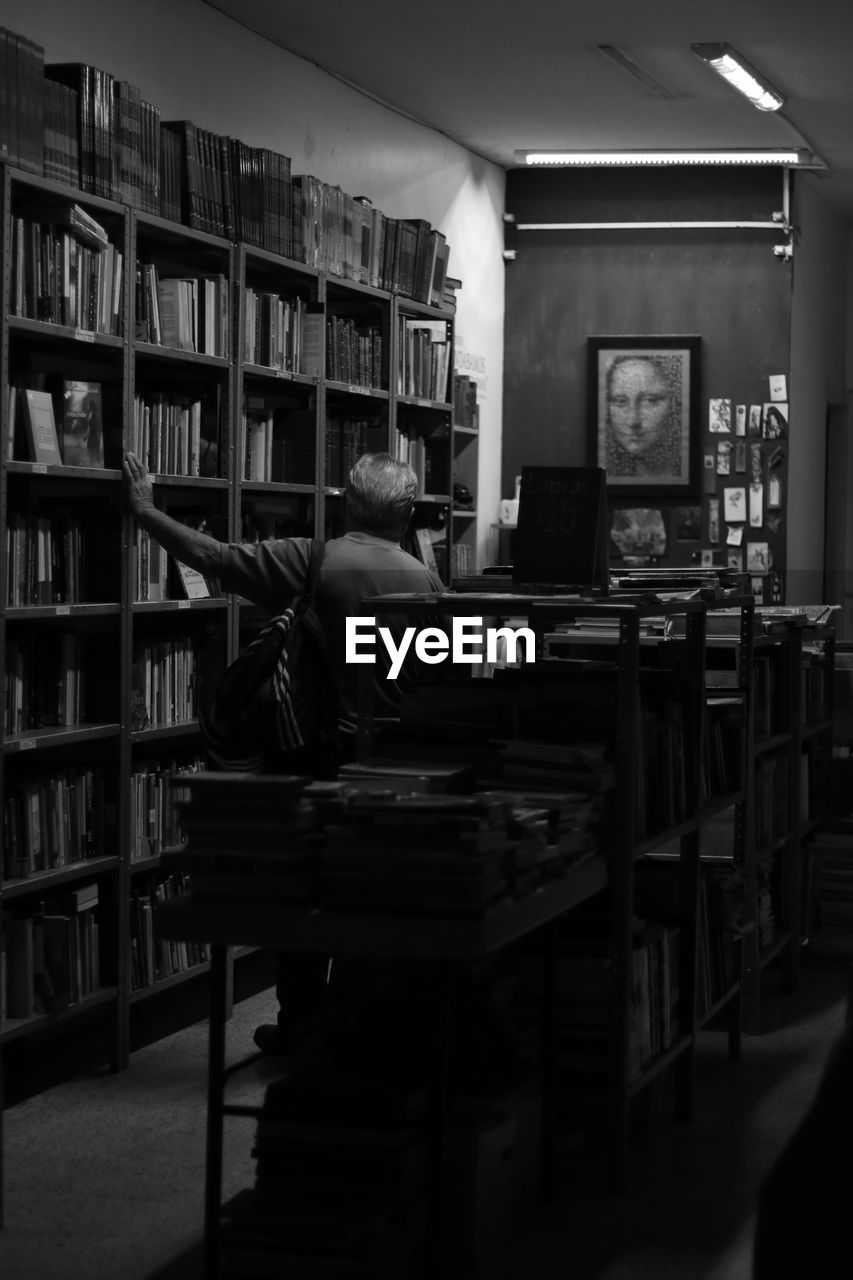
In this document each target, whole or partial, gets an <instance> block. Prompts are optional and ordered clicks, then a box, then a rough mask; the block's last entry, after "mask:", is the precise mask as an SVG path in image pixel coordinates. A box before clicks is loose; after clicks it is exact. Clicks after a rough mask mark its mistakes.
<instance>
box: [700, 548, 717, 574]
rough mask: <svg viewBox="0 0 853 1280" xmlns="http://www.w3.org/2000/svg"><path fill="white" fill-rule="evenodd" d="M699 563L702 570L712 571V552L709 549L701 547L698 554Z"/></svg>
mask: <svg viewBox="0 0 853 1280" xmlns="http://www.w3.org/2000/svg"><path fill="white" fill-rule="evenodd" d="M699 563H700V564H701V566H702V568H703V569H713V567H714V552H713V550H712V549H711V548H710V547H703V548H702V550H701V551H700V552H699Z"/></svg>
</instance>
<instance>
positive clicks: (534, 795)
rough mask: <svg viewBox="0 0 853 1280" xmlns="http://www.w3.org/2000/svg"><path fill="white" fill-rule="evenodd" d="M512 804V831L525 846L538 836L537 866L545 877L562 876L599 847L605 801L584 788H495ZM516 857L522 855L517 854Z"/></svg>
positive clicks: (496, 792)
mask: <svg viewBox="0 0 853 1280" xmlns="http://www.w3.org/2000/svg"><path fill="white" fill-rule="evenodd" d="M486 794H490V795H492V796H500V797H502V798H503V799H504V800H505V801H507V803H508V804H509V805H510V806H511V813H510V818H509V822H508V825H509V832H510V835H511V836H512V837H513V839H514V840H520V841H521V844H522V847H523V846H524V844H525V843H526V840H527V839H528V838H529V837H531V836H535V839H536V846H535V848H536V854H535V860H536V867H537V870H538V873H539V874H540V875H541V876H543V877H546V878H548V877H554V876H559V875H562V874H563V872H564V871H565V870H566V868H567V867H568V866H572V865H576V864H577V863H580V862H585V861H586V860H587V859H588V858H591V857H592V856H593V854H594V853H595V852H596V850H597V849H598V836H597V832H596V828H597V825H598V822H599V820H600V817H601V803H600V799H599V798H598V797H596V796H590V795H588V794H586V793H585V792H583V791H557V790H555V791H539V790H536V789H531V790H528V791H492V792H489V793H486ZM515 856H516V857H518V856H519V855H518V854H516V855H515Z"/></svg>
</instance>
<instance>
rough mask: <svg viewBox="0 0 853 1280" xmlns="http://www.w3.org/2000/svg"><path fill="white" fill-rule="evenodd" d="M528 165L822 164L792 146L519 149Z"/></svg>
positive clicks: (817, 165) (802, 166)
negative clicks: (760, 148) (750, 148)
mask: <svg viewBox="0 0 853 1280" xmlns="http://www.w3.org/2000/svg"><path fill="white" fill-rule="evenodd" d="M516 155H517V156H518V158H519V159H520V160H522V161H523V162H524V164H527V165H563V166H570V167H571V166H573V167H576V168H577V167H585V168H594V167H596V166H600V167H606V166H608V165H620V166H628V165H678V164H709V165H714V164H747V165H749V164H776V165H796V166H797V167H798V168H813V169H814V168H823V167H824V166H823V163H822V161H819V160H818V159H817V157H815V156H813V155H812V154H811V153H810V152H808V151H798V150H795V149H793V148H788V149H785V150H783V149H775V150H774V149H772V148H764V149H762V150H760V151H745V150H738V149H737V148H729V149H728V150H726V151H712V150H702V151H517V152H516Z"/></svg>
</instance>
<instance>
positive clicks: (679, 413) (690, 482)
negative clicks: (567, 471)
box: [587, 335, 701, 498]
mask: <svg viewBox="0 0 853 1280" xmlns="http://www.w3.org/2000/svg"><path fill="white" fill-rule="evenodd" d="M700 344H701V339H700V338H698V337H695V336H690V337H671V336H668V335H666V336H664V335H657V336H654V335H653V336H649V337H626V338H622V337H594V338H589V339H588V349H587V361H588V363H587V394H588V412H589V433H590V450H589V451H590V461H591V463H592V464H593V465H594V466H598V467H604V468H605V470H606V472H607V488H608V490H611V491H613V492H614V493H618V494H620V495H623V494H624V495H625V496H626V497H627V496H631V497H633V496H637V497H642V496H645V497H651V496H656V497H663V496H668V497H672V498H687V497H694V496H695V495H696V494H698V493H699V480H700V447H699V439H698V432H699V394H700V382H699V352H700Z"/></svg>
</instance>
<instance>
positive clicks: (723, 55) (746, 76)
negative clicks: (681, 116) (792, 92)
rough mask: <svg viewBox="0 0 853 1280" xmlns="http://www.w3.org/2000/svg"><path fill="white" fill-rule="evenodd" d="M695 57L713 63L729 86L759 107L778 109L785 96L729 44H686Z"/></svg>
mask: <svg viewBox="0 0 853 1280" xmlns="http://www.w3.org/2000/svg"><path fill="white" fill-rule="evenodd" d="M690 47H691V49H692V50H693V52H694V53H695V54H696V56H697V58H701V59H702V61H703V62H707V63H708V66H709V67H713V68H714V70H715V71H716V73H717V75H718V76H722V77H723V79H724V80H727V81H728V82H729V84H730V85H731V86H732V88H733V89H737V91H738V93H742V94H743V96H744V97H745V98H749V101H750V102H751V103H752V105H753V106H754V107H758V110H759V111H778V110H779V108H780V107H784V105H785V99H784V98H783V97H782V94H781V93H780V92H779V90H778V89H774V88H773V86H772V84H770V82H769V81H768V80H765V79H764V77H763V76H761V75H759V74H758V72H757V71H756V70H755V68H754V67H751V66H750V65H749V63H748V62H747V60H746V58H743V57H741V55H740V54H739V53H738V51H737V49H733V48H732V46H731V45H730V44H694V45H691V46H690Z"/></svg>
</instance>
